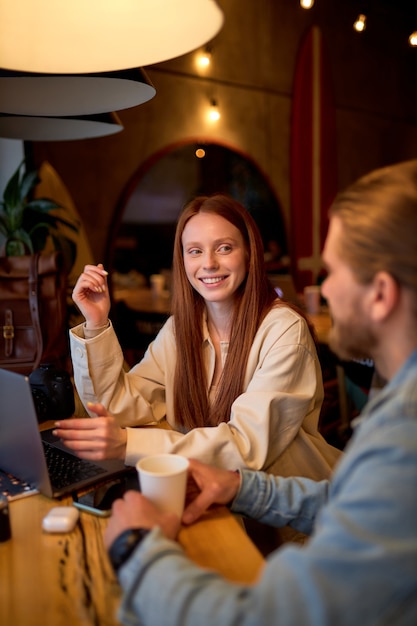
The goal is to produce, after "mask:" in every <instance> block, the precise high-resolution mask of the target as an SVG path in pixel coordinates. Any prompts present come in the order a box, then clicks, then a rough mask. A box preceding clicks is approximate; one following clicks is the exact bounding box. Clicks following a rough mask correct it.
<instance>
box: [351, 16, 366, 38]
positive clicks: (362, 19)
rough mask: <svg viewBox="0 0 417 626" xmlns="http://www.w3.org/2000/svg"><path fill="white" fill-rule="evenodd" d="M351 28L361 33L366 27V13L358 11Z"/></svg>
mask: <svg viewBox="0 0 417 626" xmlns="http://www.w3.org/2000/svg"><path fill="white" fill-rule="evenodd" d="M353 28H354V29H355V30H356V31H357V32H358V33H361V32H362V31H363V30H365V28H366V15H364V14H363V13H360V14H359V15H358V17H357V19H356V21H355V22H354V24H353Z"/></svg>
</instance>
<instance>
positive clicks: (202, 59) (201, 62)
mask: <svg viewBox="0 0 417 626" xmlns="http://www.w3.org/2000/svg"><path fill="white" fill-rule="evenodd" d="M211 57H212V52H211V48H210V47H209V46H206V47H205V48H204V50H200V51H199V52H198V53H197V55H196V57H195V62H196V65H197V67H198V68H199V69H200V70H206V69H207V68H208V67H209V66H210V64H211Z"/></svg>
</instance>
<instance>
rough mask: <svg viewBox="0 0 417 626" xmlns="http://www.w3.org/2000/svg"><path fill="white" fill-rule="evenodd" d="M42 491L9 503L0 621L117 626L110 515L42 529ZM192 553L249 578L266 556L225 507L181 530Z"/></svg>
mask: <svg viewBox="0 0 417 626" xmlns="http://www.w3.org/2000/svg"><path fill="white" fill-rule="evenodd" d="M64 504H70V500H65V499H64V500H62V501H59V502H57V501H54V500H51V499H49V498H46V497H45V496H42V495H35V496H29V497H26V498H22V499H20V500H15V501H13V502H11V503H10V516H11V525H12V539H11V540H9V541H7V542H5V543H0V624H1V625H2V626H84V625H86V626H87V625H91V626H92V625H94V626H116V625H117V624H119V622H118V621H117V619H116V610H117V607H118V604H119V602H120V596H121V591H120V587H119V585H118V582H117V579H116V577H115V575H114V572H113V569H112V567H111V565H110V562H109V560H108V557H107V552H106V550H105V548H104V544H103V530H104V528H105V526H106V524H107V520H106V519H104V518H99V517H96V516H94V515H90V514H88V513H81V515H80V521H79V523H78V524H77V527H76V528H75V530H74V531H73V532H72V533H69V534H48V533H45V532H43V531H42V529H41V524H42V518H43V517H44V515H46V513H47V512H48V510H49V509H50V508H51V507H52V506H56V505H64ZM179 542H180V543H181V545H182V546H183V547H184V549H185V552H186V553H187V554H188V555H189V557H190V558H191V559H192V560H193V561H195V562H196V563H198V564H199V565H201V566H203V567H209V568H212V569H215V570H217V571H218V572H220V573H221V574H222V575H224V576H225V577H226V578H228V579H230V580H233V581H240V582H247V583H251V582H253V581H255V580H256V578H257V576H258V574H259V572H260V570H261V569H262V566H263V562H264V561H263V557H262V556H261V554H260V553H259V551H258V550H257V548H256V547H255V546H254V545H253V544H252V542H251V541H250V540H249V538H248V537H247V535H246V533H245V532H244V530H243V528H242V526H241V525H240V524H239V522H238V521H237V520H236V519H235V518H234V517H233V516H232V515H231V513H230V512H229V511H228V510H227V509H226V508H219V509H216V510H215V511H214V512H211V513H210V514H207V515H206V516H205V517H203V518H202V519H201V520H199V521H198V522H196V523H195V524H193V525H192V526H188V527H184V528H182V529H181V531H180V535H179Z"/></svg>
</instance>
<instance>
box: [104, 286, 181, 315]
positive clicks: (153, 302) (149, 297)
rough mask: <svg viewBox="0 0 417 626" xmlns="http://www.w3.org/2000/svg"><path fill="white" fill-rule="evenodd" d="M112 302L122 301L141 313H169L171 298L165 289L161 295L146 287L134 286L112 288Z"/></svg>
mask: <svg viewBox="0 0 417 626" xmlns="http://www.w3.org/2000/svg"><path fill="white" fill-rule="evenodd" d="M113 300H114V302H120V301H122V302H124V303H125V304H126V306H127V307H129V309H132V311H139V312H141V313H163V314H164V315H169V314H170V312H171V298H170V296H169V292H168V291H166V292H164V293H163V294H162V295H155V294H154V293H153V291H152V290H151V289H149V288H147V287H135V288H134V289H120V288H118V289H114V290H113Z"/></svg>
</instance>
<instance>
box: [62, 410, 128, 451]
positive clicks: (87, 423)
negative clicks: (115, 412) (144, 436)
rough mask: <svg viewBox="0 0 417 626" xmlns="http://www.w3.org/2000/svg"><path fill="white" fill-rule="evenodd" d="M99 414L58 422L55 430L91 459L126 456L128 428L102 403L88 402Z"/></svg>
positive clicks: (94, 411) (66, 441) (69, 444)
mask: <svg viewBox="0 0 417 626" xmlns="http://www.w3.org/2000/svg"><path fill="white" fill-rule="evenodd" d="M88 408H89V410H90V411H93V413H96V415H97V416H98V417H93V418H91V419H88V418H85V417H80V418H73V419H65V420H60V421H59V422H55V429H54V431H53V434H54V435H55V436H56V437H59V438H60V439H61V441H62V443H63V444H64V445H66V446H67V448H69V449H70V450H72V451H73V452H74V453H75V454H76V455H77V456H79V457H80V458H82V459H88V460H89V461H102V460H104V459H124V458H125V454H126V441H127V435H126V430H125V429H124V428H121V427H120V426H119V425H118V423H117V421H116V418H114V417H113V416H112V415H110V413H108V412H107V410H106V409H105V407H104V406H103V405H102V404H91V403H89V404H88Z"/></svg>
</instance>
